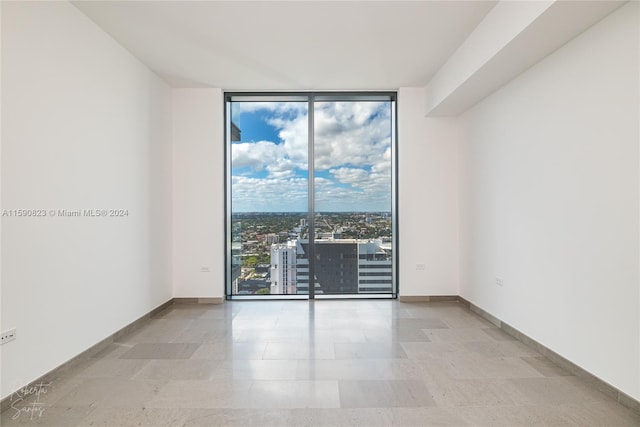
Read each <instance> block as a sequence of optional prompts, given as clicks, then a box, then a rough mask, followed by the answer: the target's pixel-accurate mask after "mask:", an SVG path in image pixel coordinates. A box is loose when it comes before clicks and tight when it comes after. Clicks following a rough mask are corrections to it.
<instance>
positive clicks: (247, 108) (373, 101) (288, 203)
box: [225, 93, 397, 298]
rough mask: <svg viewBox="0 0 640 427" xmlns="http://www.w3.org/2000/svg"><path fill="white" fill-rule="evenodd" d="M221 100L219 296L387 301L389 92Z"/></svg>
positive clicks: (391, 231)
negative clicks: (223, 157)
mask: <svg viewBox="0 0 640 427" xmlns="http://www.w3.org/2000/svg"><path fill="white" fill-rule="evenodd" d="M225 99H226V138H227V164H226V171H227V188H226V191H227V193H226V194H227V198H226V205H227V206H226V208H227V225H226V227H227V228H226V230H227V233H226V236H227V242H226V243H227V263H226V265H227V267H226V268H227V275H226V277H227V289H226V293H227V296H228V297H230V298H239V297H243V296H244V297H252V298H322V297H330V298H336V297H354V298H355V297H363V296H364V297H369V298H372V297H394V296H395V295H396V293H397V283H396V274H395V271H396V268H395V265H396V263H395V255H396V254H395V248H396V247H397V245H396V236H397V232H396V225H395V224H396V209H395V204H396V202H395V200H396V198H395V185H396V183H395V134H396V129H395V112H396V102H395V93H354V94H347V93H294V94H291V93H289V94H236V93H229V94H227V95H226V98H225ZM311 277H313V278H314V280H310V278H311ZM310 284H312V285H310Z"/></svg>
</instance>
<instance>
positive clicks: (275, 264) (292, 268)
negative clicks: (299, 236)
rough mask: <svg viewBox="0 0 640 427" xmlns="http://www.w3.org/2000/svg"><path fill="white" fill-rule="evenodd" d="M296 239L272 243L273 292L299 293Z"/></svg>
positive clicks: (281, 293)
mask: <svg viewBox="0 0 640 427" xmlns="http://www.w3.org/2000/svg"><path fill="white" fill-rule="evenodd" d="M296 252H297V251H296V241H295V240H290V241H288V242H287V243H283V244H273V245H271V294H277V295H290V294H296V293H297V286H296V280H297V274H296V264H297V263H296Z"/></svg>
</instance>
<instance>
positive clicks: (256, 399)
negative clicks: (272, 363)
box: [241, 380, 340, 409]
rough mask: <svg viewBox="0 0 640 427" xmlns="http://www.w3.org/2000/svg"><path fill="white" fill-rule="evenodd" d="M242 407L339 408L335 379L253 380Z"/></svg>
mask: <svg viewBox="0 0 640 427" xmlns="http://www.w3.org/2000/svg"><path fill="white" fill-rule="evenodd" d="M241 407H243V408H281V409H285V408H289V409H292V408H339V407H340V396H339V394H338V382H337V381H316V380H313V381H311V380H298V381H254V382H253V383H252V384H251V388H250V390H249V394H248V396H247V399H246V401H244V402H242V404H241Z"/></svg>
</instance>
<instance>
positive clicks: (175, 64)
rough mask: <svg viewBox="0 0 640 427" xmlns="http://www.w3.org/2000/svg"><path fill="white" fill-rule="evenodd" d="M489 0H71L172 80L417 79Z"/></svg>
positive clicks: (285, 84)
mask: <svg viewBox="0 0 640 427" xmlns="http://www.w3.org/2000/svg"><path fill="white" fill-rule="evenodd" d="M495 3H496V2H495V1H407V2H405V1H289V2H280V1H278V2H276V1H76V2H73V4H74V5H75V6H76V7H77V8H78V9H80V10H81V11H82V12H83V13H84V14H86V15H87V16H88V17H89V18H91V19H92V20H93V21H94V22H95V23H96V24H98V25H99V26H100V27H102V28H103V29H104V30H105V31H106V32H107V33H109V34H110V35H111V36H112V37H113V38H115V39H116V40H117V41H119V42H120V43H121V44H122V45H123V46H124V47H126V48H127V49H128V50H129V51H130V52H132V53H133V54H134V55H135V56H136V57H138V58H139V59H140V60H141V61H142V62H144V63H145V64H146V65H147V66H149V67H150V68H151V69H152V70H154V71H155V72H156V73H158V74H159V75H160V76H161V77H163V78H164V79H165V80H166V81H167V82H168V83H169V84H171V85H172V86H175V87H203V86H212V87H220V88H223V89H226V90H261V91H264V90H331V89H333V90H361V89H371V90H379V89H397V88H399V87H404V86H424V85H426V84H427V83H428V82H429V80H430V79H431V77H432V76H433V75H434V74H435V73H436V72H437V71H438V69H439V68H440V67H441V66H442V65H443V64H444V63H445V61H446V60H447V59H448V58H449V56H450V55H451V54H452V53H453V52H454V51H455V50H456V48H457V47H458V46H459V45H460V44H461V43H462V42H463V41H464V40H465V38H466V37H467V36H468V35H469V34H470V33H471V32H472V31H473V29H474V28H475V27H476V25H477V24H478V23H479V22H480V21H481V20H482V19H483V18H484V16H485V15H486V14H487V12H488V11H489V10H490V9H491V8H492V7H493V6H494V5H495Z"/></svg>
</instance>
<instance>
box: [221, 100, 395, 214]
mask: <svg viewBox="0 0 640 427" xmlns="http://www.w3.org/2000/svg"><path fill="white" fill-rule="evenodd" d="M315 106H316V107H315V114H314V118H315V153H314V156H315V193H316V210H317V211H320V212H322V211H324V212H328V211H331V212H340V211H349V212H350V211H366V212H377V211H390V210H391V138H390V135H391V121H390V108H391V106H390V103H388V102H318V103H316V104H315ZM231 117H232V120H233V122H234V123H235V124H236V125H237V126H238V127H239V128H240V130H241V135H242V138H241V141H237V142H234V143H233V144H232V148H231V157H232V171H231V172H232V193H231V194H232V204H233V210H234V212H303V211H306V209H307V176H308V172H307V154H308V153H307V151H308V148H307V141H308V138H307V133H308V124H307V103H306V102H288V103H280V102H234V103H233V104H232V116H231Z"/></svg>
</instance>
